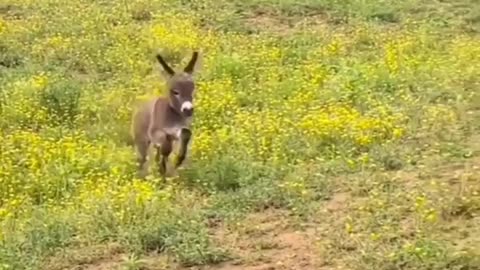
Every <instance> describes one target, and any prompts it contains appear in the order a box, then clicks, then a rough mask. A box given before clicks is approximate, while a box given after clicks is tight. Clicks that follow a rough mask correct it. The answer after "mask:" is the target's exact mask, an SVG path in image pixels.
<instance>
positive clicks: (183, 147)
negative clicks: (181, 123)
mask: <svg viewBox="0 0 480 270" xmlns="http://www.w3.org/2000/svg"><path fill="white" fill-rule="evenodd" d="M191 137H192V131H191V130H190V129H187V128H182V131H181V133H180V150H179V153H178V157H177V161H176V162H175V168H178V167H179V166H180V165H182V163H183V161H184V160H185V157H186V156H187V149H188V142H189V141H190V139H191Z"/></svg>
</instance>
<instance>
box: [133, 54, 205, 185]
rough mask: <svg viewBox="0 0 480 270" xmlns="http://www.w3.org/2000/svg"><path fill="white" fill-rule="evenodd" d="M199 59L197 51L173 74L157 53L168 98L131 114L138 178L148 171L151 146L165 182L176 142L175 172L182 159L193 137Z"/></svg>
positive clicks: (149, 102)
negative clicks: (192, 125)
mask: <svg viewBox="0 0 480 270" xmlns="http://www.w3.org/2000/svg"><path fill="white" fill-rule="evenodd" d="M197 59H198V52H196V51H195V52H193V55H192V58H191V59H190V61H189V62H188V64H187V66H186V67H185V68H184V69H183V71H182V72H175V71H174V70H173V69H172V68H171V67H170V66H169V65H168V64H167V63H166V62H165V60H164V59H163V58H162V56H161V55H159V54H157V60H158V62H159V63H160V65H161V66H162V68H163V73H164V75H165V77H166V80H167V87H168V95H167V96H165V97H157V98H155V99H153V100H150V101H148V102H146V103H145V104H143V106H141V107H140V108H139V109H138V110H137V112H136V113H135V114H134V115H133V124H132V128H133V134H132V135H133V141H134V144H135V147H136V149H137V154H138V158H137V162H138V170H139V176H140V177H142V178H144V177H145V176H146V174H147V171H148V166H147V164H146V163H147V155H148V149H149V148H150V145H151V144H153V146H154V147H155V149H156V152H157V153H156V156H155V160H156V162H157V163H158V166H159V172H160V174H161V175H162V177H163V178H164V179H165V175H166V171H167V162H168V157H169V155H170V153H171V152H172V149H173V143H174V142H179V143H180V147H179V153H178V159H177V160H176V162H175V169H177V168H178V167H179V166H180V165H181V164H182V162H183V161H184V159H185V156H186V154H187V146H188V143H189V141H190V138H191V136H192V132H191V129H190V126H191V123H192V118H193V94H194V91H195V82H194V80H193V73H194V70H195V64H196V62H197Z"/></svg>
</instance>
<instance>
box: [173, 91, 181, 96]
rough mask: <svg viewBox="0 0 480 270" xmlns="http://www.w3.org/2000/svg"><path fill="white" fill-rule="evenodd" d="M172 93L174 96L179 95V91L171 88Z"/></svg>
mask: <svg viewBox="0 0 480 270" xmlns="http://www.w3.org/2000/svg"><path fill="white" fill-rule="evenodd" d="M172 93H173V94H174V95H175V96H178V95H180V93H178V91H176V90H172Z"/></svg>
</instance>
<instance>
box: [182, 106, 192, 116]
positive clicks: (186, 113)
mask: <svg viewBox="0 0 480 270" xmlns="http://www.w3.org/2000/svg"><path fill="white" fill-rule="evenodd" d="M183 114H185V115H186V116H192V115H193V108H188V109H187V108H185V109H183Z"/></svg>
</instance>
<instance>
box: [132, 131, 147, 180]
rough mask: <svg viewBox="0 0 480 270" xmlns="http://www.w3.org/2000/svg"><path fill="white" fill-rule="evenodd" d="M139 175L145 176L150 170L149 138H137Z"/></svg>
mask: <svg viewBox="0 0 480 270" xmlns="http://www.w3.org/2000/svg"><path fill="white" fill-rule="evenodd" d="M135 145H136V148H137V164H138V177H140V178H145V176H146V175H147V172H148V164H147V156H148V147H149V146H150V142H149V141H148V140H136V142H135Z"/></svg>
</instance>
